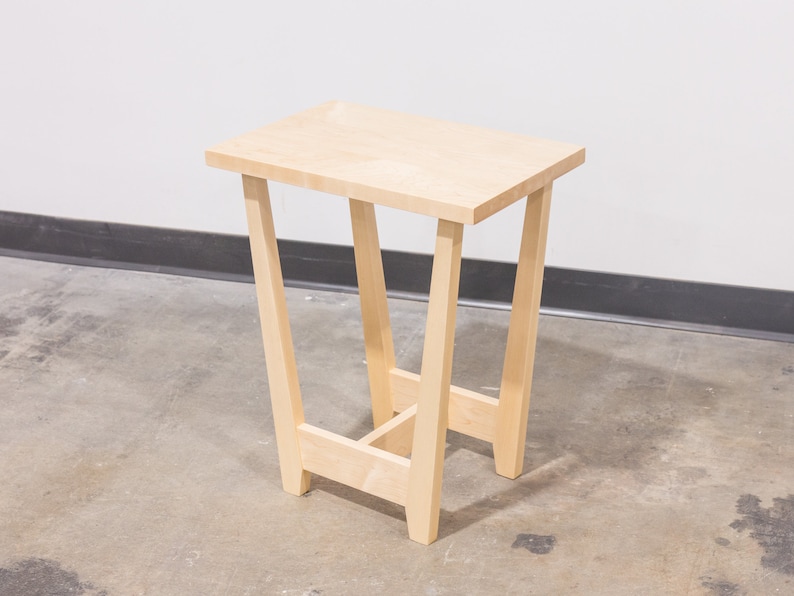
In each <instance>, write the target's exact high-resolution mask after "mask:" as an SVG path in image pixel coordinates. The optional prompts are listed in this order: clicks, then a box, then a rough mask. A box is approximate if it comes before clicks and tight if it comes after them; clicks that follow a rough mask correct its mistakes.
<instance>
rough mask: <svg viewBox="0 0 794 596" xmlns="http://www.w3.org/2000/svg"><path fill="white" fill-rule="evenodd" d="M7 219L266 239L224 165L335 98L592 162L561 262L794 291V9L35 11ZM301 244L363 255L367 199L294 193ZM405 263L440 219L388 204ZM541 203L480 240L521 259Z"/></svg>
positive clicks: (551, 256) (460, 4) (582, 3)
mask: <svg viewBox="0 0 794 596" xmlns="http://www.w3.org/2000/svg"><path fill="white" fill-rule="evenodd" d="M2 12H3V16H2V18H1V19H0V66H1V67H2V68H1V70H0V102H1V104H0V105H2V109H1V110H0V168H1V170H0V209H2V210H10V211H21V212H28V213H38V214H45V215H55V216H62V217H73V218H82V219H91V220H97V221H111V222H122V223H132V224H143V225H151V226H163V227H172V228H182V229H192V230H204V231H216V232H228V233H236V234H244V233H245V222H244V215H243V205H242V199H241V185H240V181H239V179H238V178H237V176H235V175H234V174H231V173H229V172H222V171H219V170H213V169H210V168H207V167H206V166H204V165H203V150H204V149H205V148H206V147H209V146H211V145H213V144H215V143H217V142H220V141H222V140H225V139H226V138H228V137H230V136H234V135H237V134H240V133H242V132H245V131H247V130H249V129H251V128H254V127H258V126H261V125H264V124H266V123H268V122H271V121H273V120H276V119H278V118H281V117H283V116H286V115H288V114H290V113H292V112H295V111H298V110H301V109H304V108H307V107H310V106H312V105H315V104H318V103H321V102H323V101H326V100H328V99H343V100H348V101H354V102H360V103H365V104H372V105H376V106H380V107H386V108H391V109H396V110H400V111H405V112H412V113H417V114H422V115H426V116H433V117H438V118H444V119H450V120H457V121H461V122H466V123H470V124H476V125H481V126H487V127H492V128H497V129H504V130H509V131H514V132H519V133H525V134H530V135H534V136H540V137H547V138H552V139H557V140H562V141H568V142H572V143H576V144H581V145H584V146H586V147H587V151H588V153H587V163H586V164H585V165H584V166H583V167H581V168H579V169H578V170H575V171H574V172H572V173H571V174H569V175H568V176H566V177H565V178H563V179H561V180H559V181H558V182H557V184H556V185H555V200H554V203H553V207H552V223H551V228H550V236H549V245H548V253H547V262H548V264H550V265H554V266H559V267H569V268H577V269H587V270H595V271H607V272H616V273H626V274H635V275H643V276H654V277H665V278H675V279H684V280H694V281H704V282H716V283H724V284H736V285H745V286H755V287H764V288H776V289H783V290H794V266H792V255H794V232H793V230H794V182H793V180H794V178H792V175H791V174H792V169H793V165H792V162H793V161H794V35H792V33H791V32H792V31H794V3H792V2H791V1H790V0H774V1H773V0H766V1H760V2H755V3H749V2H736V1H726V0H700V1H694V2H693V1H691V0H690V1H683V0H678V1H676V0H667V1H664V2H658V1H656V2H631V1H628V0H602V1H600V2H591V1H589V0H567V1H566V0H555V1H546V2H532V1H530V2H528V1H525V0H523V1H522V0H489V1H487V2H486V1H484V0H480V1H471V0H466V1H464V0H421V1H420V0H404V1H393V2H377V1H365V0H358V1H352V0H336V1H334V2H326V1H319V0H316V1H306V0H304V1H301V0H292V1H283V2H270V1H259V2H255V1H253V0H246V1H240V0H226V1H225V2H211V1H208V0H192V1H189V2H188V1H176V0H156V1H155V0H138V1H137V2H107V1H100V0H76V1H73V2H69V3H59V2H49V1H47V2H44V1H40V0H25V1H24V2H23V1H19V0H11V1H8V0H7V1H6V2H5V3H4V9H3V11H2ZM272 196H273V199H274V206H275V212H276V213H275V214H276V225H277V229H278V231H279V233H280V235H281V236H282V237H286V238H291V239H297V240H310V241H318V242H329V243H336V244H349V243H350V242H351V239H350V229H349V223H348V221H347V209H346V205H345V202H344V200H343V199H341V198H338V197H329V196H319V195H315V194H312V193H309V192H306V191H300V190H295V189H292V188H289V187H284V186H278V185H274V187H273V189H272ZM380 214H381V220H380V229H381V240H382V244H383V245H384V247H385V248H392V249H397V250H405V251H413V252H430V251H431V249H432V243H433V233H434V222H432V221H429V220H426V219H423V218H419V217H415V216H407V215H404V214H401V213H399V212H395V211H391V210H386V209H383V210H381V211H380ZM519 228H520V210H519V209H518V208H517V207H516V206H514V207H513V208H510V209H508V210H506V211H505V212H503V213H502V214H500V215H498V216H496V217H494V218H492V220H489V221H488V222H486V223H485V224H483V225H481V226H477V227H476V228H467V230H466V233H465V237H464V255H465V256H468V257H474V258H483V259H492V260H502V261H514V260H515V258H516V255H517V250H518V234H519Z"/></svg>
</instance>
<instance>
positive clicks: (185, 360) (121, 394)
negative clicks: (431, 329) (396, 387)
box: [0, 258, 794, 596]
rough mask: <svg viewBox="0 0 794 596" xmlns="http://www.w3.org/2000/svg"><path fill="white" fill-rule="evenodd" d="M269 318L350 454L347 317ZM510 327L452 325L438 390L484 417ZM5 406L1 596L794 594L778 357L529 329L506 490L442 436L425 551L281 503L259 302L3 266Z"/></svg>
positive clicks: (414, 356)
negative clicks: (533, 355) (533, 359)
mask: <svg viewBox="0 0 794 596" xmlns="http://www.w3.org/2000/svg"><path fill="white" fill-rule="evenodd" d="M288 303H289V307H290V315H291V317H292V319H293V333H294V340H295V345H296V348H297V351H298V363H299V369H300V374H301V380H302V388H303V393H304V400H305V408H306V417H307V421H308V422H310V423H312V424H316V425H318V426H322V427H324V428H327V429H329V430H333V431H336V432H341V433H343V434H346V435H348V436H351V437H356V438H357V437H358V436H361V435H363V434H364V433H365V432H366V431H367V430H368V425H369V411H368V408H367V399H366V397H365V395H366V391H367V381H366V372H365V365H364V363H363V357H364V356H363V345H362V341H361V335H360V324H359V320H358V316H359V315H358V304H357V297H356V296H354V295H345V294H334V293H324V292H316V291H305V290H288ZM392 309H393V310H392V324H393V328H394V337H395V344H396V350H397V354H398V364H399V365H401V366H402V367H404V368H408V369H412V370H418V367H419V359H420V355H421V342H422V335H423V324H424V312H425V305H424V304H422V303H419V302H411V301H404V300H394V301H392ZM507 320H508V313H506V312H500V311H493V310H484V309H474V308H461V309H460V310H459V315H458V332H457V351H456V358H455V369H454V373H453V374H454V382H455V383H456V384H459V385H463V386H466V387H470V388H473V389H475V390H479V391H482V392H483V393H489V394H495V389H494V388H495V387H497V386H498V384H499V369H500V366H501V358H502V350H503V346H504V342H505V334H506V326H507ZM0 406H1V407H2V415H1V416H0V478H1V479H2V480H1V481H0V594H2V596H18V595H24V596H28V595H32V594H48V595H56V594H87V595H100V594H106V595H117V594H118V595H128V594H152V595H170V594H174V595H193V594H213V595H214V594H217V595H227V594H228V595H243V594H323V595H331V594H610V595H611V594H615V595H620V594H632V595H634V594H719V595H738V594H794V345H792V344H784V343H773V342H764V341H756V340H748V339H737V338H731V337H719V336H713V335H701V334H694V333H686V332H681V331H671V330H663V329H651V328H646V327H637V326H629V325H621V324H612V323H603V322H591V321H583V320H573V319H565V318H554V317H542V320H541V325H540V338H539V343H538V356H537V364H536V368H535V386H534V392H533V400H532V406H531V410H530V421H529V432H528V439H527V447H528V448H527V456H526V463H525V473H524V475H523V476H521V477H520V478H519V479H517V480H515V481H510V480H507V479H505V478H501V477H499V476H496V475H495V474H494V472H493V468H492V464H493V462H492V459H491V455H490V453H489V448H488V446H487V445H485V444H483V443H480V442H479V441H477V440H474V439H469V438H466V437H463V436H460V435H457V434H454V433H450V434H449V437H448V444H449V448H448V452H447V459H446V468H445V478H444V489H443V499H442V516H441V535H440V537H439V540H438V541H437V542H436V543H435V544H433V545H431V546H429V547H427V546H421V545H419V544H416V543H413V542H411V541H410V540H408V538H407V533H406V527H405V522H404V513H403V510H402V509H401V508H400V507H397V506H395V505H392V504H390V503H387V502H384V501H381V500H379V499H377V498H374V497H369V496H367V495H364V494H362V493H358V492H357V491H354V490H352V489H348V488H346V487H344V486H341V485H338V484H335V483H333V482H331V481H328V480H325V479H323V478H319V477H315V478H314V480H313V490H312V491H311V492H309V493H308V494H307V495H306V496H304V497H294V496H290V495H288V494H286V493H284V492H282V490H281V487H280V480H279V471H278V462H277V457H276V448H275V443H274V438H273V428H272V418H271V415H270V411H269V403H268V399H267V384H266V379H265V371H264V356H263V351H262V345H261V338H260V335H259V327H258V322H257V310H256V304H255V294H254V287H253V286H252V285H248V284H239V283H228V282H219V281H209V280H201V279H192V278H184V277H174V276H166V275H155V274H148V273H137V272H128V271H118V270H109V269H92V268H81V267H73V266H66V265H59V264H52V263H41V262H35V261H25V260H17V259H11V258H0Z"/></svg>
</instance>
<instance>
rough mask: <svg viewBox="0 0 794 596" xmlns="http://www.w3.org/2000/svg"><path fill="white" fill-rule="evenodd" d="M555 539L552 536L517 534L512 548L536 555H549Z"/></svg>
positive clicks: (555, 541) (555, 542)
mask: <svg viewBox="0 0 794 596" xmlns="http://www.w3.org/2000/svg"><path fill="white" fill-rule="evenodd" d="M555 544H557V539H556V538H555V537H554V536H540V535H538V534H519V535H518V536H516V540H515V542H513V545H512V547H513V548H525V549H527V550H528V551H529V552H531V553H533V554H536V555H547V554H549V553H550V552H551V551H552V549H553V548H554V545H555Z"/></svg>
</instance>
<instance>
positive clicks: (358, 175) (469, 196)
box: [206, 101, 584, 224]
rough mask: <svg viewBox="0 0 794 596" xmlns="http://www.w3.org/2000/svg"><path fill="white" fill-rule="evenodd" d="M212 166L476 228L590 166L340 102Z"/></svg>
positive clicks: (265, 132)
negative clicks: (557, 181)
mask: <svg viewBox="0 0 794 596" xmlns="http://www.w3.org/2000/svg"><path fill="white" fill-rule="evenodd" d="M206 160H207V164H208V165H210V166H214V167H217V168H222V169H225V170H231V171H233V172H239V173H242V174H247V175H249V176H254V177H257V178H265V179H268V180H275V181H278V182H284V183H287V184H292V185H295V186H302V187H306V188H312V189H315V190H320V191H324V192H328V193H332V194H336V195H341V196H346V197H352V198H355V199H359V200H361V201H368V202H371V203H376V204H381V205H387V206H389V207H396V208H398V209H404V210H407V211H412V212H415V213H421V214H425V215H430V216H433V217H438V218H441V219H447V220H450V221H455V222H459V223H465V224H474V223H477V222H480V221H482V220H483V219H485V218H486V217H488V216H490V215H493V214H494V213H496V212H497V211H499V210H500V209H503V208H504V207H506V206H508V205H510V204H511V203H513V202H515V201H517V200H518V199H521V198H522V197H524V196H526V195H528V194H530V193H531V192H534V191H535V190H537V189H538V188H541V187H542V186H545V185H546V184H548V183H549V182H551V181H552V180H554V179H555V178H558V177H559V176H562V175H563V174H565V173H566V172H569V171H570V170H572V169H573V168H575V167H576V166H578V165H581V164H582V163H583V162H584V148H582V147H577V146H575V145H569V144H567V143H559V142H556V141H547V140H544V139H536V138H533V137H528V136H524V135H519V134H514V133H509V132H499V131H493V130H489V129H485V128H479V127H476V126H470V125H465V124H455V123H451V122H445V121H442V120H434V119H431V118H424V117H420V116H410V115H407V114H401V113H399V112H392V111H389V110H382V109H378V108H370V107H366V106H361V105H356V104H351V103H345V102H339V101H332V102H328V103H324V104H322V105H320V106H317V107H315V108H311V109H309V110H306V111H304V112H300V113H298V114H295V115H293V116H290V117H288V118H285V119H283V120H279V121H278V122H274V123H273V124H269V125H267V126H265V127H263V128H259V129H257V130H254V131H252V132H249V133H246V134H244V135H242V136H239V137H236V138H234V139H231V140H228V141H226V142H224V143H221V144H220V145H217V146H215V147H212V148H211V149H208V150H207V152H206Z"/></svg>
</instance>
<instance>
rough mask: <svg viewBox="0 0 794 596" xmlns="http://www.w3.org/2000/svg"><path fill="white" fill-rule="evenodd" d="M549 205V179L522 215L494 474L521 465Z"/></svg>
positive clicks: (510, 473)
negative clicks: (521, 231) (522, 226)
mask: <svg viewBox="0 0 794 596" xmlns="http://www.w3.org/2000/svg"><path fill="white" fill-rule="evenodd" d="M550 205H551V183H549V184H548V185H547V186H546V187H544V188H541V189H539V190H537V191H536V192H534V193H532V194H531V195H529V197H528V198H527V205H526V213H525V215H524V230H523V233H522V236H521V249H520V253H519V257H518V268H517V271H516V282H515V290H514V291H513V309H512V312H511V313H510V327H509V330H508V333H507V348H506V350H505V362H504V370H503V372H502V385H501V388H500V390H499V405H498V409H497V414H496V433H495V437H494V443H493V450H494V459H495V460H496V473H497V474H499V475H501V476H506V477H507V478H516V477H518V476H519V475H520V474H521V471H522V469H523V467H524V443H525V442H526V437H527V414H528V412H529V395H530V390H531V387H532V371H533V366H534V363H535V341H536V339H537V333H538V311H539V310H540V293H541V287H542V285H543V263H544V258H545V254H546V234H547V231H548V225H549V208H550Z"/></svg>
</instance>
